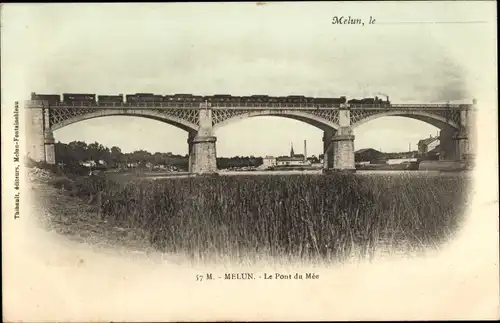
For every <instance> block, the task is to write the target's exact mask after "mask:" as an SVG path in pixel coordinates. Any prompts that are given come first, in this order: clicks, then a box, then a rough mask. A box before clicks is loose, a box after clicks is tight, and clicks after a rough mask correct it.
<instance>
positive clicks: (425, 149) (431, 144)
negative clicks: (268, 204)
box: [418, 135, 439, 155]
mask: <svg viewBox="0 0 500 323" xmlns="http://www.w3.org/2000/svg"><path fill="white" fill-rule="evenodd" d="M438 151H439V137H438V136H436V137H432V135H430V136H429V138H427V139H422V140H420V141H419V142H418V153H419V154H420V155H426V154H428V153H430V152H433V153H437V152H438Z"/></svg>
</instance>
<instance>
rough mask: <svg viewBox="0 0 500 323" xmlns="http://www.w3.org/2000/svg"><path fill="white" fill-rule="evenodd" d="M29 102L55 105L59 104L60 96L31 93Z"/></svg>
mask: <svg viewBox="0 0 500 323" xmlns="http://www.w3.org/2000/svg"><path fill="white" fill-rule="evenodd" d="M31 100H40V101H47V103H48V104H49V105H56V104H59V103H61V96H60V95H59V94H36V93H35V92H32V93H31Z"/></svg>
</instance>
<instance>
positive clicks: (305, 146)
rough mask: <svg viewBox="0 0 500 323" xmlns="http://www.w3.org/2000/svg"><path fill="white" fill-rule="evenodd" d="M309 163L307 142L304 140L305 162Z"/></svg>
mask: <svg viewBox="0 0 500 323" xmlns="http://www.w3.org/2000/svg"><path fill="white" fill-rule="evenodd" d="M306 161H307V141H306V140H304V162H306Z"/></svg>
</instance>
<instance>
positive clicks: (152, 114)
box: [51, 109, 199, 132]
mask: <svg viewBox="0 0 500 323" xmlns="http://www.w3.org/2000/svg"><path fill="white" fill-rule="evenodd" d="M110 116H131V117H142V118H147V119H153V120H157V121H161V122H165V123H168V124H170V125H173V126H175V127H178V128H180V129H182V130H185V131H187V132H195V131H198V128H199V127H198V125H196V124H194V123H192V122H189V121H187V120H185V119H182V118H178V117H174V116H171V115H168V114H165V113H161V112H158V111H151V110H144V109H138V110H136V109H123V110H117V109H102V110H97V111H94V112H89V113H85V114H81V115H75V116H72V117H69V118H67V119H64V120H63V121H60V122H58V123H56V124H54V125H52V126H51V129H52V131H55V130H58V129H61V128H63V127H66V126H69V125H70V124H73V123H77V122H80V121H84V120H88V119H94V118H100V117H110Z"/></svg>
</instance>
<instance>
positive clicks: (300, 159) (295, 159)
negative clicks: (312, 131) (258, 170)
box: [275, 140, 311, 166]
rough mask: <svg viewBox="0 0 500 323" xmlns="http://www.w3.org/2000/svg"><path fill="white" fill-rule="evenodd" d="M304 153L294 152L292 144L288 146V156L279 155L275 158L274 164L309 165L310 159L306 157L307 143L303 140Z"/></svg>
mask: <svg viewBox="0 0 500 323" xmlns="http://www.w3.org/2000/svg"><path fill="white" fill-rule="evenodd" d="M304 152H305V154H295V152H294V151H293V144H292V145H291V148H290V156H280V157H277V158H276V159H275V166H309V165H311V161H310V160H308V159H307V156H306V154H307V144H306V141H305V140H304Z"/></svg>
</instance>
